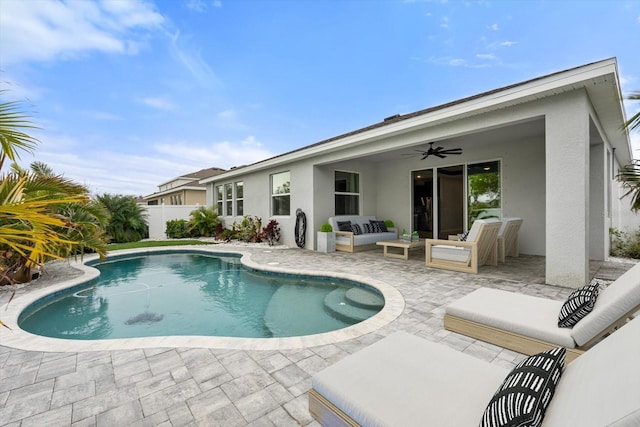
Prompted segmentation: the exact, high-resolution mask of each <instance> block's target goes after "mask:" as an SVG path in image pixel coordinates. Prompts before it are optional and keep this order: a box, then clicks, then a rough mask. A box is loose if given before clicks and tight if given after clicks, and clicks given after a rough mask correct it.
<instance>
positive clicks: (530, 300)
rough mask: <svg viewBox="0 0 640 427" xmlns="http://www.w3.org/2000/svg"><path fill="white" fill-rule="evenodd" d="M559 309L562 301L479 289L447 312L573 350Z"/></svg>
mask: <svg viewBox="0 0 640 427" xmlns="http://www.w3.org/2000/svg"><path fill="white" fill-rule="evenodd" d="M561 307H562V301H556V300H552V299H548V298H539V297H534V296H531V295H523V294H518V293H515V292H507V291H502V290H499V289H491V288H480V289H476V290H475V291H473V292H471V293H470V294H469V295H466V296H464V297H462V298H460V299H459V300H457V301H455V302H453V303H452V304H450V305H449V306H447V308H446V313H447V314H450V315H452V316H456V317H460V318H462V319H466V320H470V321H473V322H477V323H481V324H484V325H488V326H493V327H495V328H499V329H502V330H505V331H509V332H514V333H517V334H520V335H525V336H527V337H531V338H537V339H539V340H542V341H546V342H549V343H552V344H555V345H558V346H563V347H568V348H575V347H576V343H575V342H574V340H573V337H572V336H571V329H568V328H559V327H558V313H560V308H561ZM587 317H588V316H587Z"/></svg>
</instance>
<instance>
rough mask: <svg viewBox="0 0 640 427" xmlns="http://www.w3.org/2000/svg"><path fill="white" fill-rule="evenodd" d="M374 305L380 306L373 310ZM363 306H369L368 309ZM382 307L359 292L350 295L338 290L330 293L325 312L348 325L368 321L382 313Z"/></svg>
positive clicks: (325, 302) (325, 303)
mask: <svg viewBox="0 0 640 427" xmlns="http://www.w3.org/2000/svg"><path fill="white" fill-rule="evenodd" d="M364 292H366V291H364ZM347 294H349V295H347ZM374 296H375V295H374ZM353 300H355V301H356V303H354V302H353ZM372 304H373V305H378V306H377V307H375V308H372V307H371V305H372ZM362 305H368V307H362ZM383 305H384V303H383ZM381 307H382V306H381V305H379V303H378V302H375V301H372V299H371V298H366V297H365V296H363V295H361V294H360V293H359V292H356V293H349V292H348V291H347V290H345V289H344V288H338V289H335V290H333V291H331V292H329V293H328V294H327V296H326V297H325V299H324V308H325V310H327V311H328V312H329V313H331V314H332V315H333V316H335V317H337V318H338V319H341V320H343V321H345V322H348V323H357V322H361V321H363V320H366V319H368V318H370V317H371V316H373V315H374V314H376V313H377V312H378V311H380V308H381Z"/></svg>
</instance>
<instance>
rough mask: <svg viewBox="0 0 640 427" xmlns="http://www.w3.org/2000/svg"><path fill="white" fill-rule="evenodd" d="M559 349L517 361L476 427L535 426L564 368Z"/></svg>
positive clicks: (561, 352)
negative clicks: (478, 426)
mask: <svg viewBox="0 0 640 427" xmlns="http://www.w3.org/2000/svg"><path fill="white" fill-rule="evenodd" d="M565 353H566V350H565V349H564V348H563V347H558V348H553V349H551V350H548V351H545V352H542V353H538V354H536V355H533V356H529V357H527V358H526V359H525V360H523V361H522V362H520V363H519V364H518V365H517V366H516V367H515V368H513V370H512V371H511V372H510V373H509V375H507V377H506V378H505V379H504V381H503V383H502V385H501V386H500V387H499V388H498V391H497V392H496V394H495V395H494V396H493V398H492V399H491V401H490V402H489V405H488V406H487V409H485V411H484V414H483V415H482V420H481V421H480V427H507V426H509V427H525V426H526V427H537V426H539V425H540V424H542V419H543V418H544V413H545V411H546V410H547V406H549V403H550V402H551V398H552V397H553V393H554V392H555V390H556V385H557V384H558V380H559V379H560V376H561V375H562V369H563V368H564V356H565Z"/></svg>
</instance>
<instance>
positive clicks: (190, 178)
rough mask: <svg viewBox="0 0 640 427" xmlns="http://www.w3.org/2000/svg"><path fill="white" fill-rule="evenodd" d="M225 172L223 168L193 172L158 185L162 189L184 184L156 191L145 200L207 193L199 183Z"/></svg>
mask: <svg viewBox="0 0 640 427" xmlns="http://www.w3.org/2000/svg"><path fill="white" fill-rule="evenodd" d="M224 172H226V170H225V169H221V168H207V169H201V170H199V171H197V172H191V173H188V174H185V175H181V176H179V177H177V178H173V179H171V180H169V181H167V182H163V183H162V184H160V185H158V188H161V187H163V186H165V185H168V184H171V183H173V182H182V184H179V185H176V186H175V187H171V188H167V189H166V190H162V191H156V192H155V193H153V194H149V195H148V196H144V197H143V200H149V199H155V198H156V197H160V196H164V195H167V194H173V193H176V192H178V191H183V190H196V191H206V188H205V185H204V184H201V183H200V182H199V181H200V180H201V179H205V178H211V177H213V176H216V175H220V174H222V173H224Z"/></svg>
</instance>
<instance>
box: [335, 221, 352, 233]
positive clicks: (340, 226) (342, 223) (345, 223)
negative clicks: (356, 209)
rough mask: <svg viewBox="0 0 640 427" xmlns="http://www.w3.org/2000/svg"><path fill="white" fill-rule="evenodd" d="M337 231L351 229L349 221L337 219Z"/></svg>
mask: <svg viewBox="0 0 640 427" xmlns="http://www.w3.org/2000/svg"><path fill="white" fill-rule="evenodd" d="M338 230H339V231H351V221H338Z"/></svg>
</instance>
